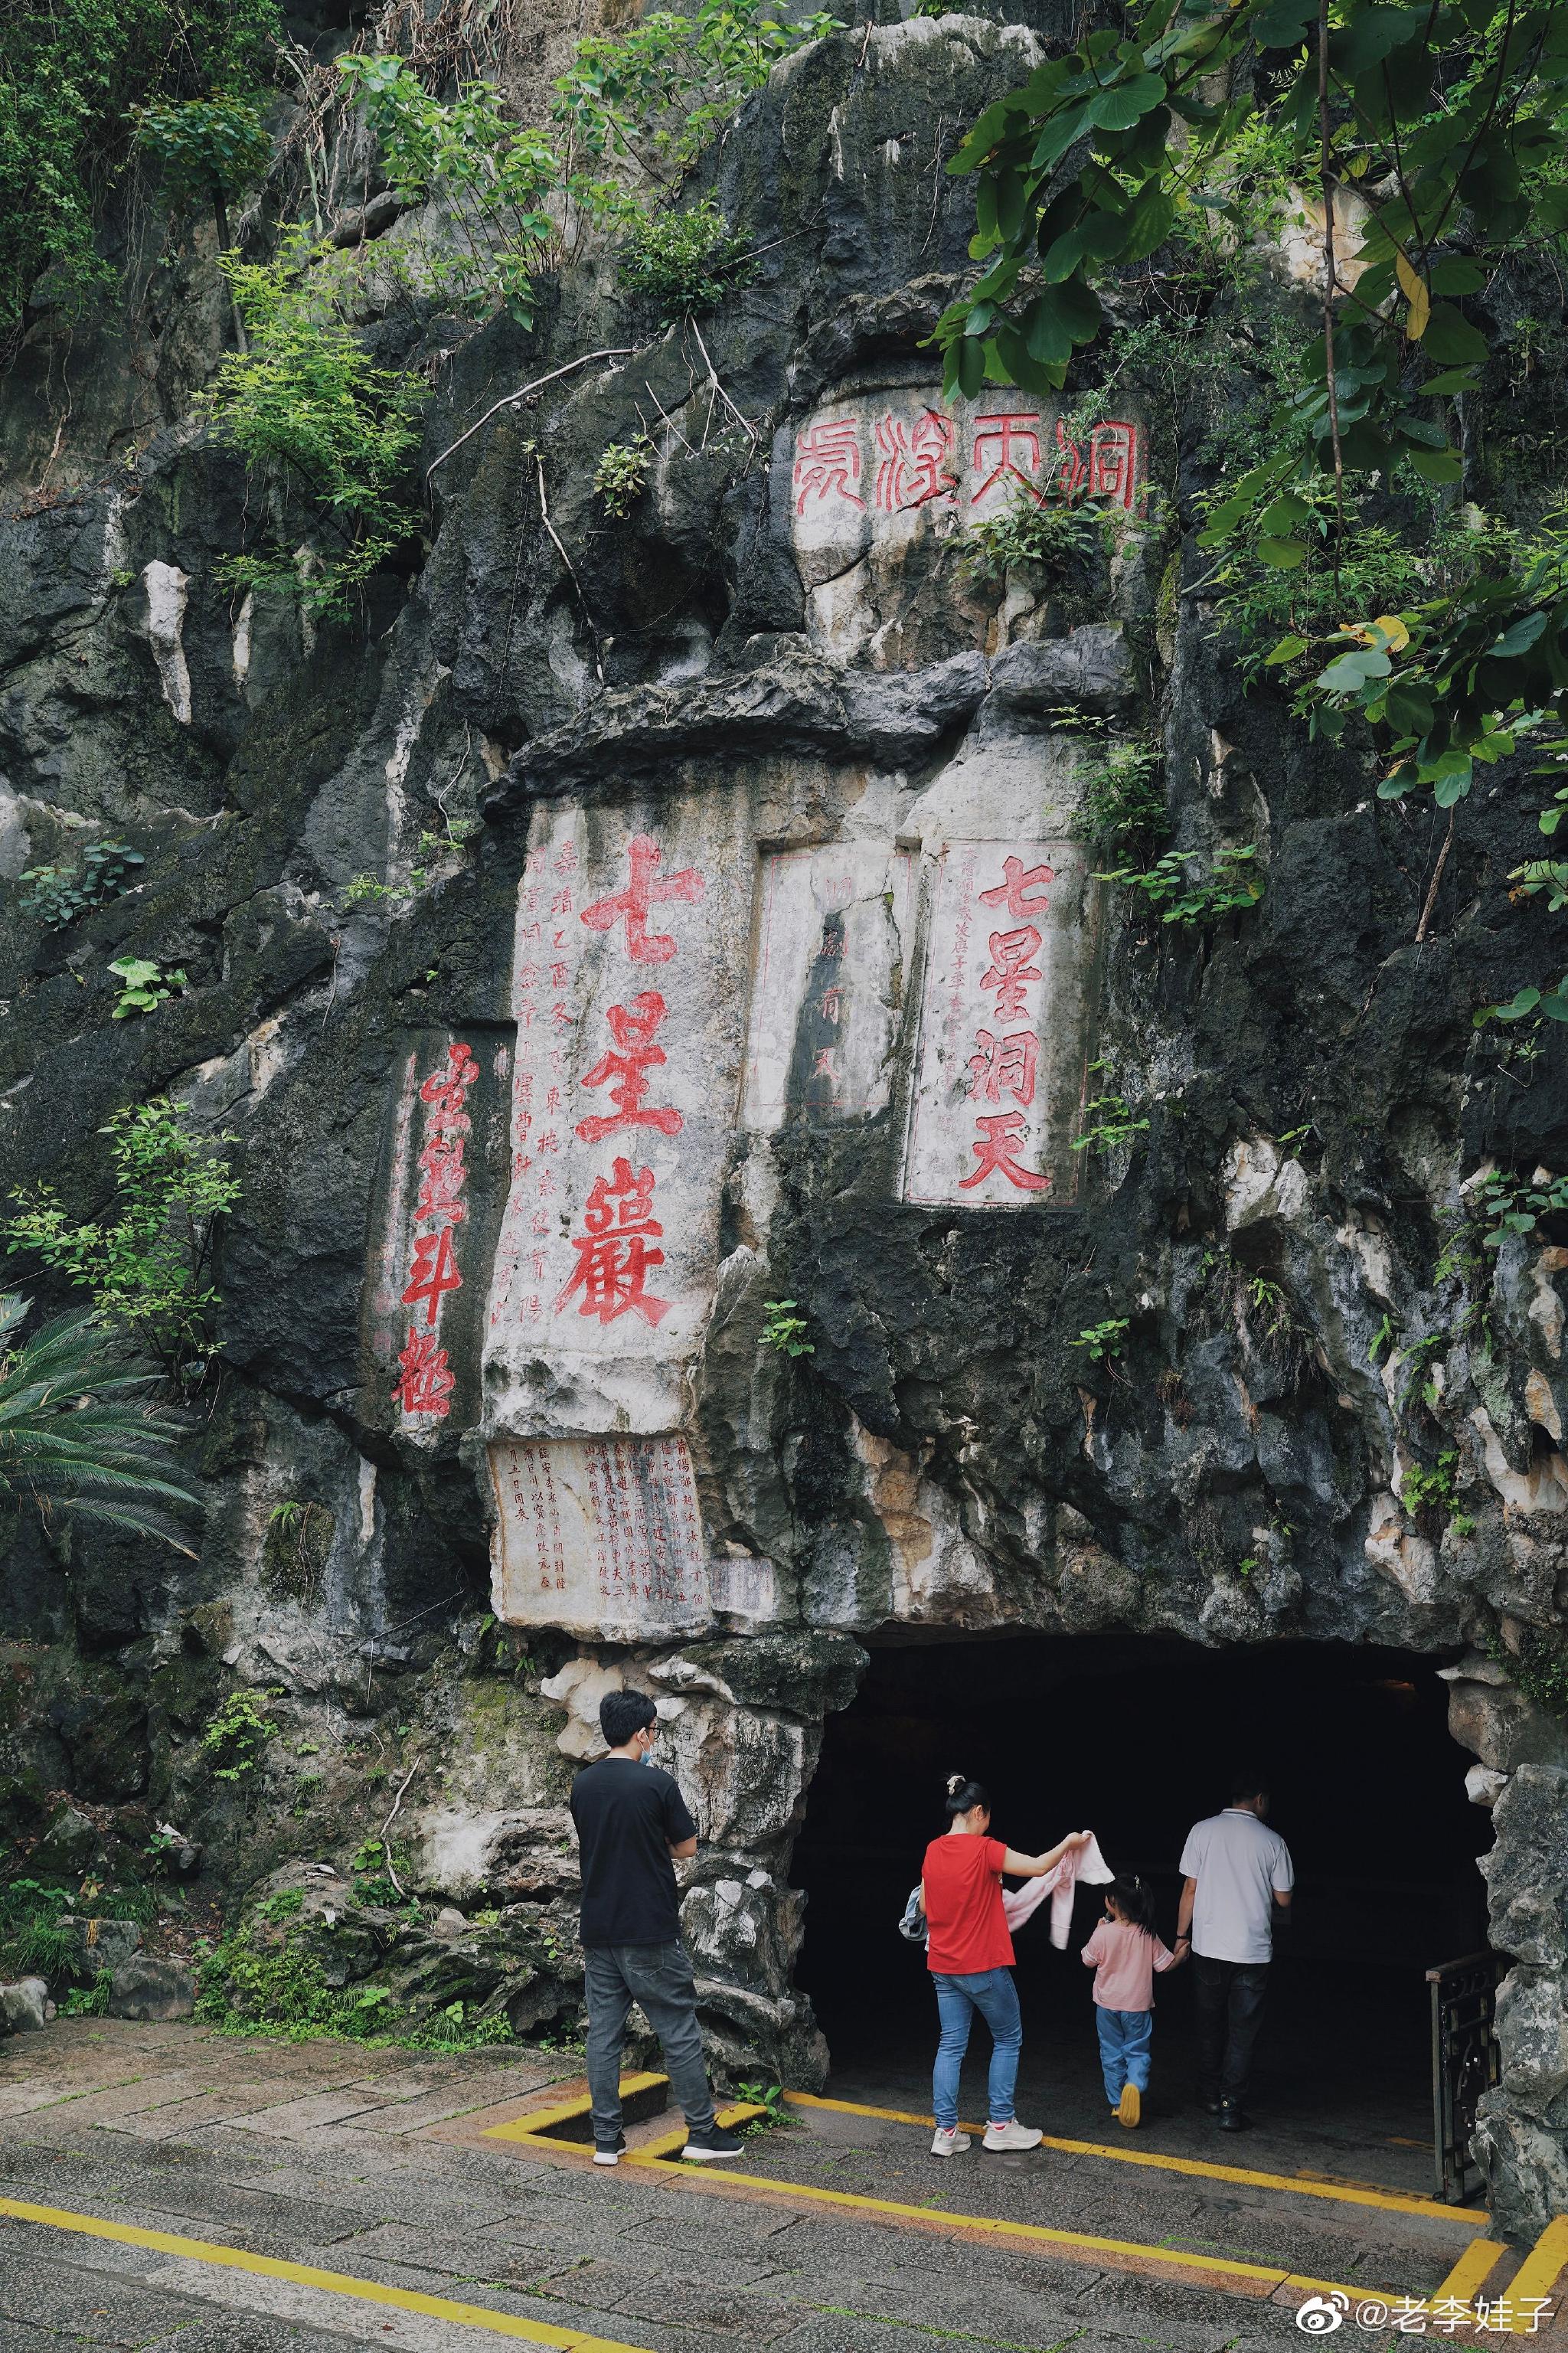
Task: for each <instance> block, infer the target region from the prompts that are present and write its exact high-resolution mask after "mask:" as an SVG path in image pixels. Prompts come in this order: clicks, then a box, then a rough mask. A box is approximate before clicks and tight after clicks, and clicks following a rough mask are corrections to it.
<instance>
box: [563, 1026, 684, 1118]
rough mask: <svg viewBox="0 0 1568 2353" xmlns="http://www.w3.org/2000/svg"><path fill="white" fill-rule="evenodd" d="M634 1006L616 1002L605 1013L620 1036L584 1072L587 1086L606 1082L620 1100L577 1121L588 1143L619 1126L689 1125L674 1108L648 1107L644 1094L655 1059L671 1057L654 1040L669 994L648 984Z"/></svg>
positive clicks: (615, 1035) (613, 1033) (613, 1097)
mask: <svg viewBox="0 0 1568 2353" xmlns="http://www.w3.org/2000/svg"><path fill="white" fill-rule="evenodd" d="M633 1008H635V1009H628V1008H626V1006H624V1005H612V1006H611V1008H610V1009H609V1012H608V1014H607V1016H606V1017H605V1018H606V1019H607V1020H608V1022H609V1025H610V1035H611V1037H612V1038H614V1039H615V1041H616V1047H615V1050H613V1051H612V1052H610V1053H607V1054H605V1056H604V1057H603V1058H602V1059H601V1060H599V1061H597V1062H595V1065H594V1067H593V1069H592V1070H591V1071H586V1072H585V1073H584V1079H583V1084H584V1086H585V1087H603V1086H607V1087H608V1088H609V1091H610V1101H611V1102H612V1103H614V1104H615V1106H616V1108H615V1111H614V1112H613V1113H600V1114H595V1116H594V1117H593V1118H590V1119H580V1120H579V1121H578V1122H577V1133H578V1134H579V1135H580V1136H581V1137H582V1138H583V1141H584V1144H596V1143H597V1142H598V1141H599V1138H600V1137H601V1136H603V1135H608V1134H611V1132H612V1131H613V1130H614V1129H616V1128H617V1127H657V1128H658V1131H659V1133H660V1134H661V1135H679V1133H680V1130H681V1128H682V1126H683V1125H684V1122H683V1121H682V1119H681V1116H680V1113H679V1112H678V1111H675V1110H673V1109H671V1108H663V1109H658V1110H654V1109H648V1110H645V1109H644V1108H643V1097H644V1095H646V1094H647V1091H648V1086H649V1083H650V1082H649V1080H648V1078H647V1072H648V1071H649V1070H650V1069H651V1068H652V1067H653V1065H654V1064H655V1063H658V1062H663V1061H665V1060H668V1056H667V1055H666V1053H665V1050H664V1048H663V1047H662V1046H656V1045H655V1044H654V1042H653V1039H654V1032H655V1031H656V1030H657V1029H658V1025H659V1023H660V1022H661V1021H662V1020H663V1019H664V1016H665V1002H664V999H663V997H660V996H659V995H658V991H657V990H655V989H651V988H645V989H644V990H643V991H642V992H641V994H640V995H639V996H638V997H636V998H634V1000H633Z"/></svg>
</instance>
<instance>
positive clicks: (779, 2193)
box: [621, 2149, 1400, 2303]
mask: <svg viewBox="0 0 1568 2353" xmlns="http://www.w3.org/2000/svg"><path fill="white" fill-rule="evenodd" d="M621 2162H622V2164H623V2165H661V2160H660V2159H659V2158H656V2157H650V2156H649V2155H647V2153H646V2152H645V2151H644V2150H641V2149H638V2150H636V2151H635V2152H631V2153H628V2155H627V2156H626V2157H624V2158H622V2159H621ZM661 2169H663V2170H666V2171H668V2170H669V2169H670V2168H667V2167H662V2165H661ZM696 2170H698V2171H699V2172H700V2179H701V2180H702V2181H703V2182H714V2183H720V2182H722V2183H724V2184H725V2185H727V2186H728V2187H729V2188H731V2189H744V2190H747V2191H749V2192H751V2193H752V2194H756V2193H759V2192H760V2193H761V2194H762V2195H763V2197H769V2198H780V2199H805V2200H810V2201H811V2202H812V2203H814V2204H819V2205H824V2206H837V2207H839V2208H842V2209H845V2210H847V2211H850V2212H853V2213H857V2214H868V2215H870V2216H872V2217H873V2218H874V2219H875V2220H877V2221H894V2222H900V2223H914V2224H917V2225H918V2226H919V2227H920V2228H921V2230H924V2231H947V2232H952V2233H953V2234H954V2235H956V2236H962V2237H964V2238H975V2237H979V2238H985V2239H1000V2240H1005V2241H1012V2242H1016V2243H1018V2244H1021V2245H1023V2246H1026V2247H1038V2248H1040V2249H1042V2250H1045V2251H1048V2252H1049V2253H1053V2254H1060V2255H1065V2256H1067V2257H1068V2259H1069V2260H1072V2261H1076V2262H1079V2263H1106V2262H1110V2263H1115V2264H1116V2265H1117V2266H1118V2267H1119V2268H1120V2269H1121V2270H1124V2271H1137V2272H1143V2273H1154V2274H1160V2273H1162V2272H1163V2271H1165V2270H1173V2271H1175V2272H1176V2274H1178V2276H1180V2277H1181V2278H1183V2279H1186V2280H1191V2281H1192V2282H1194V2284H1197V2285H1202V2286H1212V2287H1221V2288H1229V2289H1231V2290H1232V2291H1233V2292H1234V2293H1236V2294H1237V2295H1257V2296H1266V2295H1275V2294H1277V2293H1278V2292H1279V2290H1280V2289H1281V2288H1298V2287H1299V2288H1300V2289H1302V2290H1303V2292H1304V2293H1306V2294H1309V2295H1317V2294H1319V2293H1320V2292H1321V2291H1323V2290H1325V2289H1329V2288H1331V2287H1332V2286H1334V2285H1335V2283H1334V2282H1332V2281H1329V2280H1309V2279H1303V2278H1301V2277H1300V2274H1297V2273H1295V2272H1289V2271H1285V2270H1283V2269H1281V2268H1280V2267H1279V2265H1278V2264H1268V2263H1241V2262H1238V2261H1237V2260H1236V2259H1235V2258H1234V2257H1231V2256H1227V2255H1195V2254H1188V2253H1186V2252H1185V2251H1184V2249H1181V2248H1177V2247H1155V2246H1150V2245H1147V2244H1145V2243H1143V2242H1141V2241H1138V2240H1134V2239H1100V2238H1095V2237H1092V2236H1091V2235H1090V2234H1089V2232H1084V2231H1057V2230H1052V2229H1050V2228H1049V2227H1048V2226H1047V2224H1046V2223H1044V2222H1013V2221H1003V2220H1001V2219H999V2218H998V2217H996V2216H994V2215H990V2214H954V2213H951V2212H949V2211H947V2210H946V2209H945V2208H943V2207H940V2206H906V2205H900V2203H898V2202H897V2201H896V2200H892V2199H889V2198H867V2197H863V2196H861V2195H860V2193H859V2192H858V2191H856V2190H852V2189H818V2188H817V2187H816V2185H815V2183H811V2182H805V2181H783V2180H778V2181H775V2180H773V2179H770V2178H769V2177H768V2176H767V2175H765V2174H758V2173H731V2172H730V2171H729V2170H728V2169H727V2168H723V2167H721V2166H717V2165H704V2166H702V2167H700V2168H696ZM679 2179H683V2180H684V2179H687V2177H686V2176H685V2175H684V2174H682V2175H681V2176H679ZM1344 2293H1345V2294H1346V2295H1351V2296H1354V2297H1362V2298H1364V2297H1367V2296H1373V2295H1378V2294H1380V2291H1379V2290H1378V2289H1376V2288H1369V2287H1358V2288H1347V2289H1345V2290H1344ZM1399 2301H1400V2298H1399V2297H1398V2296H1397V2295H1388V2296H1385V2297H1384V2302H1387V2303H1398V2302H1399Z"/></svg>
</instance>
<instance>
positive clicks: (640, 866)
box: [563, 833, 703, 1019]
mask: <svg viewBox="0 0 1568 2353" xmlns="http://www.w3.org/2000/svg"><path fill="white" fill-rule="evenodd" d="M663 858H664V852H663V850H662V849H660V848H659V846H658V842H657V841H655V840H653V839H651V837H650V836H649V835H647V834H646V833H634V834H633V836H632V838H631V839H630V841H628V842H627V844H626V867H627V881H626V888H625V890H624V891H617V892H615V894H614V895H613V896H612V897H610V898H607V899H595V902H594V903H593V905H592V906H591V907H584V910H583V921H584V923H586V924H587V925H588V928H589V929H590V931H595V932H609V931H613V930H614V929H615V927H616V923H618V922H620V920H621V919H622V917H623V916H624V917H625V919H626V954H627V955H629V956H630V958H631V960H632V962H633V963H634V964H668V962H669V959H670V957H671V956H672V955H674V954H675V942H674V941H673V940H672V939H671V938H670V937H669V936H668V934H666V933H652V934H650V933H649V931H648V929H647V916H648V909H649V908H650V907H658V906H662V905H663V904H664V903H665V902H666V901H668V900H671V899H684V900H686V901H687V902H691V901H693V900H697V899H700V898H701V896H702V891H703V881H702V877H701V875H700V874H699V872H698V871H697V869H696V868H695V867H694V866H689V867H687V868H686V869H685V870H684V871H683V872H681V873H679V874H669V875H665V876H662V877H661V876H660V875H659V873H658V868H659V866H660V864H661V863H662V861H663ZM563 1010H564V1008H563ZM567 1018H568V1019H569V1018H570V1016H568V1017H567Z"/></svg>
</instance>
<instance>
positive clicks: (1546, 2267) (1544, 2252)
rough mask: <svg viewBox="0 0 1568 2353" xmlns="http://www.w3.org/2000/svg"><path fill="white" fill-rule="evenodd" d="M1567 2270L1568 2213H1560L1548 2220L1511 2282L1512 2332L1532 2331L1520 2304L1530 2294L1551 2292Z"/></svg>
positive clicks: (1520, 2333) (1541, 2294) (1530, 2332)
mask: <svg viewBox="0 0 1568 2353" xmlns="http://www.w3.org/2000/svg"><path fill="white" fill-rule="evenodd" d="M1565 2271H1568V2214H1559V2215H1558V2217H1557V2219H1556V2221H1552V2222H1548V2224H1547V2225H1546V2228H1545V2230H1544V2231H1542V2233H1541V2236H1540V2238H1539V2239H1537V2241H1536V2242H1535V2244H1534V2246H1533V2247H1531V2251H1530V2253H1529V2254H1528V2255H1526V2257H1525V2259H1524V2261H1523V2263H1521V2265H1520V2267H1519V2269H1518V2271H1516V2272H1515V2274H1514V2275H1513V2277H1512V2279H1511V2280H1510V2282H1509V2284H1508V2299H1509V2302H1510V2305H1511V2306H1512V2307H1513V2325H1512V2328H1511V2330H1510V2334H1511V2335H1513V2336H1516V2337H1519V2336H1531V2335H1533V2333H1534V2329H1533V2326H1532V2324H1531V2321H1530V2320H1529V2319H1528V2318H1527V2317H1526V2316H1524V2315H1523V2314H1521V2311H1520V2306H1521V2304H1523V2303H1524V2302H1525V2301H1526V2299H1527V2298H1529V2297H1532V2296H1549V2295H1551V2293H1552V2289H1553V2288H1554V2287H1555V2286H1556V2285H1557V2283H1558V2281H1559V2280H1560V2279H1561V2278H1562V2277H1563V2273H1564V2272H1565Z"/></svg>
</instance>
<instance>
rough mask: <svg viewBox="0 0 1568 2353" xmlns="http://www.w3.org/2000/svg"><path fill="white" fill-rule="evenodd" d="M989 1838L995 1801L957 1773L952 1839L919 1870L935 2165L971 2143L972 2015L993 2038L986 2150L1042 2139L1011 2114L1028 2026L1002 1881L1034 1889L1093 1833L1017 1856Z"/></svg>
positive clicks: (939, 1842)
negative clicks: (964, 2110)
mask: <svg viewBox="0 0 1568 2353" xmlns="http://www.w3.org/2000/svg"><path fill="white" fill-rule="evenodd" d="M990 1830H991V1800H990V1799H989V1798H988V1797H987V1796H986V1794H985V1792H984V1789H983V1788H981V1786H980V1784H979V1782H978V1781H966V1780H965V1779H964V1778H963V1774H962V1773H954V1774H953V1775H952V1778H951V1779H950V1780H949V1782H948V1785H947V1835H946V1836H945V1837H944V1838H935V1839H932V1841H931V1844H930V1846H928V1847H927V1849H926V1852H925V1861H924V1862H923V1864H922V1865H921V1906H922V1908H923V1909H924V1912H925V1915H926V1926H927V1929H928V1931H929V1933H930V1943H929V1945H928V1947H927V1952H926V1966H927V1967H928V1968H929V1969H930V1970H931V1976H932V1978H933V1979H934V1981H935V1985H936V2007H937V2014H938V2016H939V2017H940V2019H941V2021H942V2039H941V2041H940V2042H938V2044H937V2051H936V2070H935V2075H934V2079H933V2095H934V2100H935V2106H936V2138H935V2139H934V2140H933V2141H932V2143H931V2155H932V2156H933V2157H955V2156H957V2154H958V2153H959V2151H960V2150H961V2149H965V2148H967V2147H969V2135H968V2134H967V2133H962V2132H960V2131H959V2129H958V2079H959V2075H960V2073H961V2071H962V2069H963V2054H964V2052H965V2051H966V2050H967V2049H968V2048H969V2030H970V2026H971V2024H972V2023H973V2018H974V2014H975V2012H976V2010H978V2011H979V2013H980V2015H981V2017H982V2018H983V2019H984V2021H985V2023H986V2025H987V2026H988V2027H989V2028H990V2029H991V2076H990V2087H989V2099H990V2108H989V2119H988V2121H987V2124H986V2126H985V2141H984V2146H985V2147H987V2148H1036V2147H1038V2146H1039V2143H1040V2140H1041V2138H1042V2137H1043V2136H1042V2135H1041V2134H1039V2133H1037V2132H1034V2131H1032V2130H1031V2129H1030V2127H1029V2126H1027V2125H1021V2124H1019V2123H1018V2122H1017V2120H1016V2117H1015V2116H1014V2114H1013V2093H1014V2089H1015V2086H1016V2084H1017V2080H1018V2053H1019V2052H1020V2051H1021V2050H1022V2048H1023V2043H1024V2023H1023V2020H1022V2018H1021V2017H1020V2015H1019V2011H1018V1989H1017V1988H1016V1986H1015V1984H1014V1983H1013V1939H1012V1937H1011V1936H1009V1934H1008V1932H1007V1917H1006V1915H1005V1912H1004V1911H1003V1909H1002V1873H1004V1872H1008V1873H1011V1875H1012V1876H1013V1878H1015V1879H1038V1878H1039V1877H1040V1876H1041V1874H1042V1873H1045V1872H1047V1871H1050V1870H1052V1869H1053V1868H1054V1866H1055V1865H1056V1864H1057V1863H1058V1862H1060V1861H1061V1859H1062V1857H1063V1855H1065V1854H1070V1853H1071V1852H1073V1850H1074V1849H1075V1848H1077V1847H1081V1846H1087V1845H1088V1844H1089V1831H1073V1832H1072V1834H1071V1836H1070V1837H1068V1838H1065V1839H1063V1840H1062V1841H1060V1843H1059V1844H1058V1845H1057V1846H1053V1847H1051V1848H1050V1849H1048V1851H1047V1852H1046V1853H1045V1854H1018V1853H1017V1852H1015V1850H1014V1849H1013V1848H1012V1847H1010V1846H1004V1845H1003V1844H1002V1842H1001V1841H1000V1840H999V1839H994V1838H992V1837H991V1836H990Z"/></svg>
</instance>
